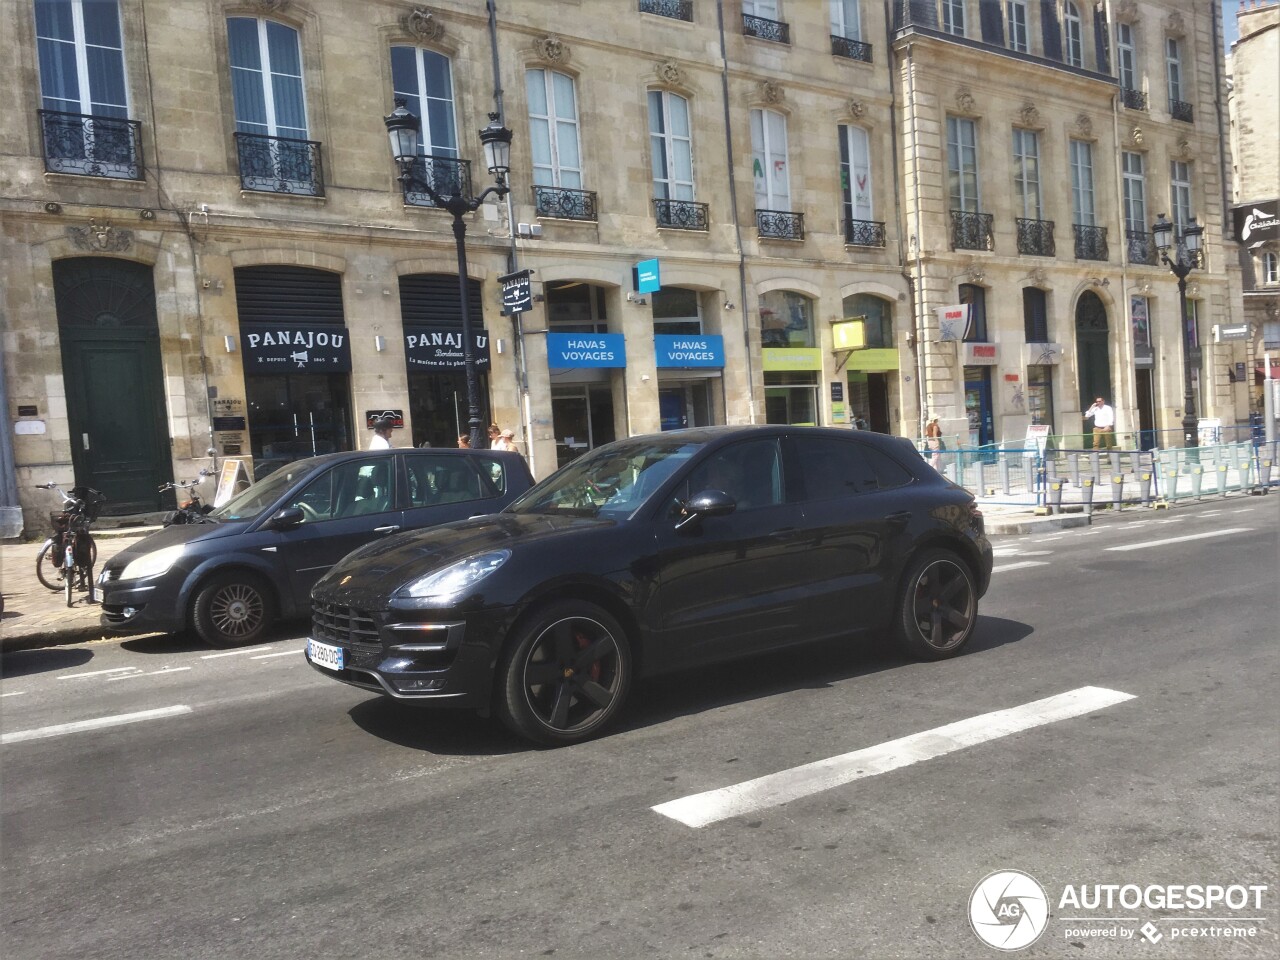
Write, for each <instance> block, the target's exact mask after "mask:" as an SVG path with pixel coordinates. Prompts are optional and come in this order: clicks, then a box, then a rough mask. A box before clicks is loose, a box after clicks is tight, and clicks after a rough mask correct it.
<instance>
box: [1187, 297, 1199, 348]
mask: <svg viewBox="0 0 1280 960" xmlns="http://www.w3.org/2000/svg"><path fill="white" fill-rule="evenodd" d="M1184 322H1185V323H1186V325H1187V339H1186V343H1187V345H1188V346H1189V347H1191V349H1192V350H1193V351H1196V352H1198V351H1199V350H1200V301H1199V300H1192V299H1190V298H1188V299H1187V315H1186V317H1185V318H1184Z"/></svg>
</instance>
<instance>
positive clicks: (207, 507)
mask: <svg viewBox="0 0 1280 960" xmlns="http://www.w3.org/2000/svg"><path fill="white" fill-rule="evenodd" d="M211 476H213V471H212V470H201V471H200V473H199V475H198V476H197V477H196V478H195V479H194V480H175V481H173V482H172V483H165V484H161V486H160V492H161V493H165V492H166V491H169V490H186V491H187V495H188V496H189V497H190V499H189V500H187V501H185V502H184V503H179V504H178V509H177V510H174V511H171V512H170V513H168V514H167V515H166V516H165V518H164V525H165V526H166V527H167V526H169V525H170V524H173V523H216V522H217V521H214V520H210V519H209V514H210V513H212V512H213V504H211V503H201V502H200V494H199V493H198V492H196V487H198V486H200V484H202V483H204V481H205V479H206V478H207V477H211Z"/></svg>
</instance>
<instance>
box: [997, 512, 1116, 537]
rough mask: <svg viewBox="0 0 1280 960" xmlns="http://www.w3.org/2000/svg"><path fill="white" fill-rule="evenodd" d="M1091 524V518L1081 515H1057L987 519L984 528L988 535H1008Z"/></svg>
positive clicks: (1066, 528) (1067, 528)
mask: <svg viewBox="0 0 1280 960" xmlns="http://www.w3.org/2000/svg"><path fill="white" fill-rule="evenodd" d="M1092 522H1093V520H1092V518H1091V517H1089V516H1087V515H1086V514H1083V513H1059V514H1054V515H1053V516H1049V517H1019V518H1017V519H1009V520H1000V519H996V518H987V520H986V523H985V526H986V530H987V533H989V534H996V535H1009V534H1021V533H1036V532H1037V531H1040V530H1069V529H1071V528H1072V527H1087V526H1090V525H1091V524H1092Z"/></svg>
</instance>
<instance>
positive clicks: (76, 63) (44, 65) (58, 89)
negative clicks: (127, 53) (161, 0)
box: [36, 0, 129, 117]
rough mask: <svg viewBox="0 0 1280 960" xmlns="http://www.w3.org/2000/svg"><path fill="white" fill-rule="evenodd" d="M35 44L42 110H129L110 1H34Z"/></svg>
mask: <svg viewBox="0 0 1280 960" xmlns="http://www.w3.org/2000/svg"><path fill="white" fill-rule="evenodd" d="M36 44H37V46H38V47H39V51H40V93H41V106H42V107H43V108H44V109H45V110H57V111H61V112H65V113H79V114H85V115H92V116H101V117H127V116H128V115H129V97H128V93H127V89H126V85H125V72H124V49H123V46H124V45H123V42H122V40H121V34H120V9H119V5H118V4H117V3H116V0H91V2H86V0H36Z"/></svg>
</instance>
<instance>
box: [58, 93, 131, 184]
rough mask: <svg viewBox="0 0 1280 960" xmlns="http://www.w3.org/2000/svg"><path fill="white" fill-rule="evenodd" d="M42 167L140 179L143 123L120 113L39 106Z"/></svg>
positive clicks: (87, 175) (93, 174)
mask: <svg viewBox="0 0 1280 960" xmlns="http://www.w3.org/2000/svg"><path fill="white" fill-rule="evenodd" d="M39 113H40V125H41V127H42V129H43V133H44V136H43V139H44V168H45V169H46V170H48V171H49V172H50V173H74V174H79V175H81V176H85V177H109V178H111V179H113V180H141V179H143V177H142V148H141V140H142V124H141V123H140V122H139V121H137V120H126V119H124V118H122V117H102V116H94V115H92V114H84V113H63V112H61V111H57V110H41V111H39Z"/></svg>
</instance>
